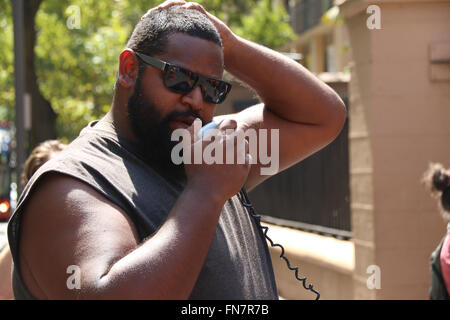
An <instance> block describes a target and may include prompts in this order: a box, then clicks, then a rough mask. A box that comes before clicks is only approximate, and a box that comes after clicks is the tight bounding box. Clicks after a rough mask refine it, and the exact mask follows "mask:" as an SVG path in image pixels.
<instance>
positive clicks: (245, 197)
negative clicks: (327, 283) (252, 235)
mask: <svg viewBox="0 0 450 320" xmlns="http://www.w3.org/2000/svg"><path fill="white" fill-rule="evenodd" d="M238 197H239V199H240V201H241V203H242V205H243V206H244V207H246V208H247V211H248V213H249V214H250V216H251V217H252V218H253V219H254V220H255V221H256V224H257V226H258V227H259V228H260V229H261V230H262V232H263V234H264V237H265V238H266V239H267V240H269V242H270V245H271V246H272V247H279V248H281V255H280V258H281V259H283V260H284V261H286V264H287V267H288V268H289V270H293V271H295V278H296V279H297V280H298V281H300V282H302V283H303V287H304V288H305V289H306V290H309V291H311V292H314V293H315V294H316V300H319V299H320V293H319V292H318V291H316V290H314V289H313V285H312V284H309V285H308V286H306V279H307V278H306V277H305V278H302V277H300V276H299V275H298V267H292V266H291V264H290V262H289V260H288V258H286V257H285V256H284V248H283V246H282V245H281V244H278V243H274V242H273V241H272V239H270V238H269V236H268V235H267V232H268V231H269V227H267V226H263V225H261V216H258V215H257V214H256V213H255V209H254V208H253V205H252V203H251V202H250V199H249V197H248V195H247V192H246V191H245V189H244V188H242V189H241V191H240V192H239V193H238Z"/></svg>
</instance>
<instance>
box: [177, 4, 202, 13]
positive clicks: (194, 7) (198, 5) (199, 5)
mask: <svg viewBox="0 0 450 320" xmlns="http://www.w3.org/2000/svg"><path fill="white" fill-rule="evenodd" d="M182 8H186V9H194V10H198V11H200V12H201V13H205V14H206V10H205V8H203V6H202V5H201V4H199V3H197V2H187V3H185V4H184V5H182Z"/></svg>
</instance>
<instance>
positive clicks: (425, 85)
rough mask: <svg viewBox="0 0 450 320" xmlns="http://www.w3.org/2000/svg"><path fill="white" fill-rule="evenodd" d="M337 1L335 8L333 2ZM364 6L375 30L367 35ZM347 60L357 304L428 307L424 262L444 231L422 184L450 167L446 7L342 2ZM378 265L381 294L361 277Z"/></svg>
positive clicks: (400, 0) (377, 0) (440, 1)
mask: <svg viewBox="0 0 450 320" xmlns="http://www.w3.org/2000/svg"><path fill="white" fill-rule="evenodd" d="M341 2H342V1H341ZM369 5H377V6H378V7H379V8H380V10H381V29H380V30H376V29H375V30H369V28H368V27H367V24H366V22H367V19H368V18H369V16H370V13H367V12H366V9H367V8H368V7H369ZM339 8H340V12H341V15H342V16H343V17H345V19H346V24H347V27H348V31H349V37H350V46H351V51H352V63H351V81H350V85H349V94H350V116H349V118H350V130H349V131H350V132H349V136H350V181H351V210H352V230H353V233H354V244H355V272H354V276H353V280H354V297H355V299H427V298H428V290H429V284H430V274H429V256H430V254H431V252H432V251H433V250H434V248H435V247H436V246H437V244H438V242H439V240H440V239H441V238H442V237H443V236H444V233H445V224H444V222H443V221H442V219H441V218H440V216H439V214H438V210H437V206H436V202H435V201H433V200H432V199H431V198H430V197H429V195H428V194H427V193H426V192H425V190H424V188H423V186H422V185H421V184H420V179H421V176H422V173H423V172H424V171H425V169H426V168H427V165H428V163H429V162H430V161H435V162H441V163H443V164H444V165H445V166H447V167H450V147H449V141H450V125H449V119H450V94H449V92H450V69H449V68H450V64H449V61H450V54H449V50H448V48H449V47H448V45H449V44H450V2H449V1H445V0H428V1H425V0H389V1H386V0H371V1H368V0H346V1H343V2H342V3H341V4H340V6H339ZM371 265H374V266H378V267H379V268H380V271H381V281H380V284H381V289H372V290H370V289H369V288H368V286H367V280H368V278H369V277H370V276H371V274H368V273H367V268H368V267H369V266H371Z"/></svg>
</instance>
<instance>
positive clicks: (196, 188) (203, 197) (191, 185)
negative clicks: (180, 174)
mask: <svg viewBox="0 0 450 320" xmlns="http://www.w3.org/2000/svg"><path fill="white" fill-rule="evenodd" d="M184 192H186V193H187V194H188V195H189V196H190V197H194V198H195V199H198V201H202V202H205V201H206V202H209V203H210V204H211V205H212V206H213V207H217V208H220V209H222V207H223V205H224V204H225V202H226V201H227V200H228V199H227V197H226V196H224V195H222V193H221V192H219V190H218V189H217V188H214V187H213V186H211V185H209V184H208V183H206V182H204V181H198V180H191V181H189V182H188V184H187V185H186V188H185V189H184Z"/></svg>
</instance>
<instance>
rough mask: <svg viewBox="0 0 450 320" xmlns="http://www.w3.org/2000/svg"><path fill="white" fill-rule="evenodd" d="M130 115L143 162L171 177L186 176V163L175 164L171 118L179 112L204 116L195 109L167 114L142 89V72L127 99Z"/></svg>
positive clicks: (180, 113) (178, 178)
mask: <svg viewBox="0 0 450 320" xmlns="http://www.w3.org/2000/svg"><path fill="white" fill-rule="evenodd" d="M127 108H128V119H129V121H130V125H131V129H132V131H133V133H134V134H135V136H136V140H137V145H138V150H139V152H140V156H141V157H142V158H143V160H144V162H145V163H146V164H148V165H149V166H151V167H152V168H154V169H155V170H156V171H157V172H159V173H160V174H161V175H163V176H164V177H166V178H168V179H169V180H176V181H179V180H185V178H186V175H185V171H184V165H183V163H181V164H179V165H176V164H174V163H173V161H172V158H171V152H172V149H173V148H174V147H175V146H176V145H177V144H178V143H179V142H178V141H172V140H171V139H170V138H171V133H172V130H171V128H170V126H169V122H170V121H171V120H172V119H174V118H176V117H180V116H183V117H184V116H186V117H187V116H193V117H197V118H200V119H201V120H202V122H203V123H204V121H203V119H202V118H201V117H200V116H199V115H198V114H197V113H196V112H193V111H191V110H190V111H185V112H181V111H172V112H170V113H169V114H167V115H166V116H165V117H163V116H162V115H161V113H160V112H159V111H158V108H157V106H156V105H155V104H154V103H153V102H152V101H150V99H145V98H144V96H143V94H142V90H141V74H139V75H138V78H137V80H136V85H135V89H134V92H133V95H132V96H131V97H130V98H129V99H128V106H127Z"/></svg>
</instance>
